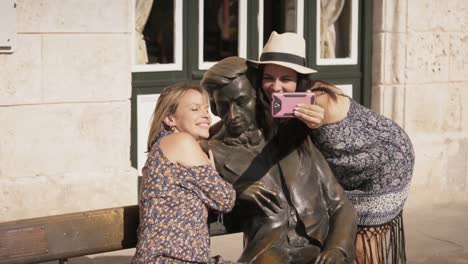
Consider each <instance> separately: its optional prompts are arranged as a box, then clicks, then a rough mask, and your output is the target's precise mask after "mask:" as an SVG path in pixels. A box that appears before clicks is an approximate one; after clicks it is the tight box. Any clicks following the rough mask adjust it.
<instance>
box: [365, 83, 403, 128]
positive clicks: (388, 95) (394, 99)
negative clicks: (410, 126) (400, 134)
mask: <svg viewBox="0 0 468 264" xmlns="http://www.w3.org/2000/svg"><path fill="white" fill-rule="evenodd" d="M372 92H373V96H372V97H373V99H372V109H373V110H374V111H376V112H378V113H380V114H382V115H384V116H386V117H388V118H390V119H392V120H393V121H395V122H396V123H397V124H398V125H400V126H401V127H403V128H405V122H404V121H405V103H406V102H405V87H404V86H402V85H378V86H375V87H374V88H373V90H372Z"/></svg>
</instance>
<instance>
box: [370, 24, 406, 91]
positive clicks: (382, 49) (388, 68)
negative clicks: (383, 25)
mask: <svg viewBox="0 0 468 264" xmlns="http://www.w3.org/2000/svg"><path fill="white" fill-rule="evenodd" d="M373 41H374V44H373V54H374V55H373V57H372V58H373V62H372V63H373V66H372V82H373V83H374V84H400V83H404V82H405V63H406V34H402V33H378V34H374V36H373Z"/></svg>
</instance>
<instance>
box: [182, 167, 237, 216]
mask: <svg viewBox="0 0 468 264" xmlns="http://www.w3.org/2000/svg"><path fill="white" fill-rule="evenodd" d="M184 174H185V175H183V179H181V186H182V187H184V188H186V189H189V190H191V191H193V192H194V193H196V194H197V196H198V197H199V198H200V199H201V200H202V201H203V203H205V204H206V206H207V207H209V208H210V209H212V210H215V211H217V212H221V213H224V212H229V211H231V210H232V207H233V206H234V202H235V200H236V192H235V190H234V188H233V187H232V185H231V184H230V183H228V182H226V181H225V180H223V179H222V178H221V176H219V174H218V172H217V171H216V170H215V169H214V168H213V166H211V165H209V164H206V165H201V166H193V167H189V168H187V170H186V173H184Z"/></svg>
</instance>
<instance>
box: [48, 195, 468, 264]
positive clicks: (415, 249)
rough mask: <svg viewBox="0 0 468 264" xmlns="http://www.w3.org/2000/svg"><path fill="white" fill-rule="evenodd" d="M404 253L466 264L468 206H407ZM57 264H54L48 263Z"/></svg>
mask: <svg viewBox="0 0 468 264" xmlns="http://www.w3.org/2000/svg"><path fill="white" fill-rule="evenodd" d="M404 225H405V230H406V243H407V244H406V251H407V257H408V262H407V263H409V264H411V263H425V264H445V263H450V264H452V263H453V264H468V204H458V205H438V206H431V207H429V206H428V207H417V206H409V207H408V208H407V209H405V214H404ZM241 249H242V236H241V235H240V234H232V235H227V236H220V237H214V238H212V254H213V255H216V254H220V255H222V256H223V257H224V258H225V259H230V260H235V259H236V258H237V257H238V256H239V253H240V251H241ZM133 253H134V249H129V250H122V251H116V252H110V253H106V254H99V255H92V256H86V257H80V258H75V259H70V261H69V263H71V264H126V263H130V260H131V257H132V255H133ZM47 263H48V264H49V263H57V262H47Z"/></svg>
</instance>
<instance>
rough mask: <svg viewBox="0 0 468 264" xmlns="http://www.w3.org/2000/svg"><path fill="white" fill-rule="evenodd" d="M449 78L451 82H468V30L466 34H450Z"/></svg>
mask: <svg viewBox="0 0 468 264" xmlns="http://www.w3.org/2000/svg"><path fill="white" fill-rule="evenodd" d="M467 16H468V15H465V17H467ZM449 78H450V81H468V31H466V30H465V33H452V34H450V71H449ZM467 88H468V87H467Z"/></svg>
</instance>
